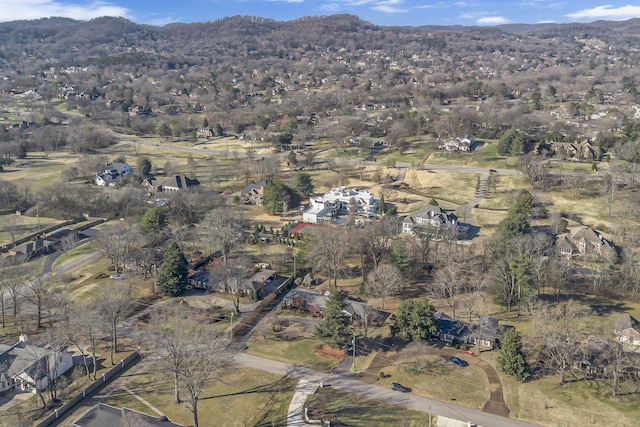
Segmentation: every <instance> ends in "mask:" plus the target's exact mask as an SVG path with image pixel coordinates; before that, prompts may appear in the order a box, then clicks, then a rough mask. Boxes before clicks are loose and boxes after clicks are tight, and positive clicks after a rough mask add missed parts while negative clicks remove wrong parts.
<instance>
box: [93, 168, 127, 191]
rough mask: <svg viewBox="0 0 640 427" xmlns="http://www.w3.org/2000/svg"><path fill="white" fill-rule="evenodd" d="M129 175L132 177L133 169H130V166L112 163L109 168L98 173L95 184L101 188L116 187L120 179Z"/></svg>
mask: <svg viewBox="0 0 640 427" xmlns="http://www.w3.org/2000/svg"><path fill="white" fill-rule="evenodd" d="M127 175H131V167H129V165H128V164H126V163H123V162H110V163H107V167H106V168H105V169H104V170H102V171H98V172H96V177H95V178H94V180H93V182H94V183H95V184H96V185H100V186H105V185H111V186H114V185H116V182H117V181H118V179H120V178H121V177H123V176H127Z"/></svg>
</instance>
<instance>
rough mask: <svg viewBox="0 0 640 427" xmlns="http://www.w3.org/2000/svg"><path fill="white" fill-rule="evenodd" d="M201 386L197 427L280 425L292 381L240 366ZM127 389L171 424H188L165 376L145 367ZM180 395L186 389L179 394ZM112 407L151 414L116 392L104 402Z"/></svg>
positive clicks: (186, 414)
mask: <svg viewBox="0 0 640 427" xmlns="http://www.w3.org/2000/svg"><path fill="white" fill-rule="evenodd" d="M220 378H221V379H220V380H215V379H211V380H210V381H209V382H207V384H206V385H205V387H204V390H203V391H202V394H201V400H200V403H199V412H198V414H199V418H200V422H201V425H221V426H222V425H224V426H230V427H232V426H238V427H244V426H271V425H272V423H275V425H283V424H286V422H285V421H284V420H285V419H286V415H287V412H288V407H289V403H290V402H291V398H292V397H293V392H294V390H295V386H296V383H297V380H295V379H291V378H282V377H279V376H277V375H273V374H269V373H265V372H262V371H255V370H252V369H249V368H245V367H239V366H235V365H232V366H229V367H228V368H227V369H226V370H225V372H223V373H222V375H221V376H220ZM127 387H128V388H129V389H130V390H131V391H133V392H134V393H137V394H138V395H139V396H140V397H142V398H143V399H145V400H146V401H148V402H149V403H151V404H152V405H153V406H155V407H156V408H158V409H160V411H162V413H164V414H165V415H166V416H167V417H168V418H169V419H171V420H172V421H174V422H176V423H179V424H183V425H192V415H191V412H190V411H189V409H188V408H187V405H186V404H185V403H182V404H176V403H174V402H173V382H172V381H168V379H167V374H166V373H164V372H160V371H157V366H155V365H149V366H148V369H147V370H146V371H145V372H144V373H138V374H135V375H133V376H132V377H131V378H130V380H129V381H128V384H127ZM182 393H183V394H182V395H183V396H184V397H186V391H185V390H182ZM105 403H107V404H109V405H114V406H118V407H121V406H126V407H128V408H133V409H136V410H139V411H141V412H144V413H148V414H149V415H153V416H157V414H156V413H154V412H153V411H151V409H149V408H148V407H146V406H145V405H143V404H142V403H141V402H140V401H139V400H138V399H136V398H135V397H133V396H132V395H131V394H129V393H127V392H125V391H124V390H118V391H116V392H115V393H114V394H112V395H111V396H110V397H109V398H107V399H106V400H105Z"/></svg>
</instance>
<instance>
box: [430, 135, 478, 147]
mask: <svg viewBox="0 0 640 427" xmlns="http://www.w3.org/2000/svg"><path fill="white" fill-rule="evenodd" d="M475 144H476V140H475V138H474V137H473V136H472V135H468V134H465V135H462V136H457V137H455V138H452V139H447V140H445V141H442V142H441V144H439V145H438V148H439V149H441V150H446V151H473V149H474V148H475Z"/></svg>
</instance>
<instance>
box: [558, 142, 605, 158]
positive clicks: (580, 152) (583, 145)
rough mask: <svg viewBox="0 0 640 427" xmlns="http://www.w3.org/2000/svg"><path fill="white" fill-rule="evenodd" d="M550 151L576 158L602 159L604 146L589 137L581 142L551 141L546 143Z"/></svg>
mask: <svg viewBox="0 0 640 427" xmlns="http://www.w3.org/2000/svg"><path fill="white" fill-rule="evenodd" d="M546 145H547V146H548V147H549V148H548V149H549V152H550V153H553V154H556V155H559V156H563V157H567V158H574V159H576V160H586V161H599V160H601V159H602V154H603V153H602V148H600V147H599V146H597V145H593V144H591V143H590V142H589V140H588V139H583V140H582V141H580V142H555V141H549V142H547V144H546Z"/></svg>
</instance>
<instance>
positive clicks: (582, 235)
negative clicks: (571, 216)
mask: <svg viewBox="0 0 640 427" xmlns="http://www.w3.org/2000/svg"><path fill="white" fill-rule="evenodd" d="M556 248H557V249H558V251H559V252H560V254H561V255H567V256H571V255H595V256H597V257H600V258H609V257H610V256H612V255H614V254H615V251H616V248H615V244H614V243H613V242H612V241H610V240H608V239H606V238H605V237H604V236H603V235H602V233H600V232H599V231H596V230H594V229H593V228H591V227H587V226H582V227H579V228H578V229H577V230H575V231H574V232H573V233H563V234H560V235H558V237H556Z"/></svg>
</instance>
